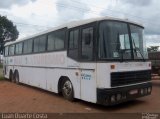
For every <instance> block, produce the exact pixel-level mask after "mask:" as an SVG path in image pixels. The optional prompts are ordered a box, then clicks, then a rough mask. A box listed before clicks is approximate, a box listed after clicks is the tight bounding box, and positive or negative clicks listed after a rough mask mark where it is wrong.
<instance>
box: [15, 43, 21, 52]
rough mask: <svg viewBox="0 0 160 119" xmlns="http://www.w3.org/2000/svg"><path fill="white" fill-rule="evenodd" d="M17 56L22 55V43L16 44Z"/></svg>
mask: <svg viewBox="0 0 160 119" xmlns="http://www.w3.org/2000/svg"><path fill="white" fill-rule="evenodd" d="M15 54H16V55H19V54H22V42H21V43H18V44H16V51H15Z"/></svg>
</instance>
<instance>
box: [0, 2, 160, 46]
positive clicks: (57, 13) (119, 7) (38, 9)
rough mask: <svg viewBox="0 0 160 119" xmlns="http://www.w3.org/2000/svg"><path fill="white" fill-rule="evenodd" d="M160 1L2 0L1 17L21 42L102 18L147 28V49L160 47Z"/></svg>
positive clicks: (0, 6)
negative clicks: (70, 24) (11, 25)
mask: <svg viewBox="0 0 160 119" xmlns="http://www.w3.org/2000/svg"><path fill="white" fill-rule="evenodd" d="M159 6H160V0H1V1H0V15H3V16H7V18H8V19H10V20H11V21H13V22H14V24H15V25H16V26H17V29H18V31H19V33H20V35H19V39H21V38H23V37H26V36H30V35H33V34H36V33H39V32H41V31H45V30H47V29H50V28H52V27H56V26H58V25H61V24H64V23H67V22H70V21H77V20H83V19H89V18H95V17H101V16H110V17H116V18H123V19H129V20H131V21H135V22H138V23H140V24H143V25H144V27H145V36H144V39H145V40H146V43H147V46H148V47H149V46H160V7H159Z"/></svg>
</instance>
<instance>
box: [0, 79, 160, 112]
mask: <svg viewBox="0 0 160 119" xmlns="http://www.w3.org/2000/svg"><path fill="white" fill-rule="evenodd" d="M0 112H10V113H11V112H17V113H18V112H19V113H21V112H30V113H33V112H35V113H36V112H38V113H41V112H43V113H44V112H45V113H100V112H102V113H103V112H116V113H122V112H123V113H137V112H138V113H141V112H154V113H158V112H159V113H160V80H153V91H152V94H151V95H150V96H148V97H143V98H140V99H137V100H134V101H130V102H127V103H123V104H120V105H116V106H114V107H105V106H101V105H97V104H92V103H88V102H85V101H81V100H76V101H75V102H69V101H67V100H65V99H64V98H63V97H62V96H60V95H57V94H54V93H51V92H47V91H44V90H40V89H37V88H33V87H30V86H27V85H22V84H21V85H17V84H14V83H11V82H9V81H6V80H2V81H0Z"/></svg>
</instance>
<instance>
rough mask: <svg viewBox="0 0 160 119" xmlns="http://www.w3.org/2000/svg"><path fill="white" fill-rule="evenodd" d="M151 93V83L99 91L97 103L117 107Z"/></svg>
mask: <svg viewBox="0 0 160 119" xmlns="http://www.w3.org/2000/svg"><path fill="white" fill-rule="evenodd" d="M151 91H152V83H151V82H148V83H144V84H138V85H133V86H125V87H119V88H111V89H97V103H98V104H102V105H116V104H119V103H122V102H126V101H129V100H133V99H135V98H139V97H143V96H147V95H150V94H151Z"/></svg>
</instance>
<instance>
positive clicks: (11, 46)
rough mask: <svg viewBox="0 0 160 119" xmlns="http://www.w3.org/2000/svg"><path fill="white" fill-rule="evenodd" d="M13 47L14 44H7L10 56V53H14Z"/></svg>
mask: <svg viewBox="0 0 160 119" xmlns="http://www.w3.org/2000/svg"><path fill="white" fill-rule="evenodd" d="M14 47H15V45H10V46H9V55H10V56H11V55H14Z"/></svg>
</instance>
